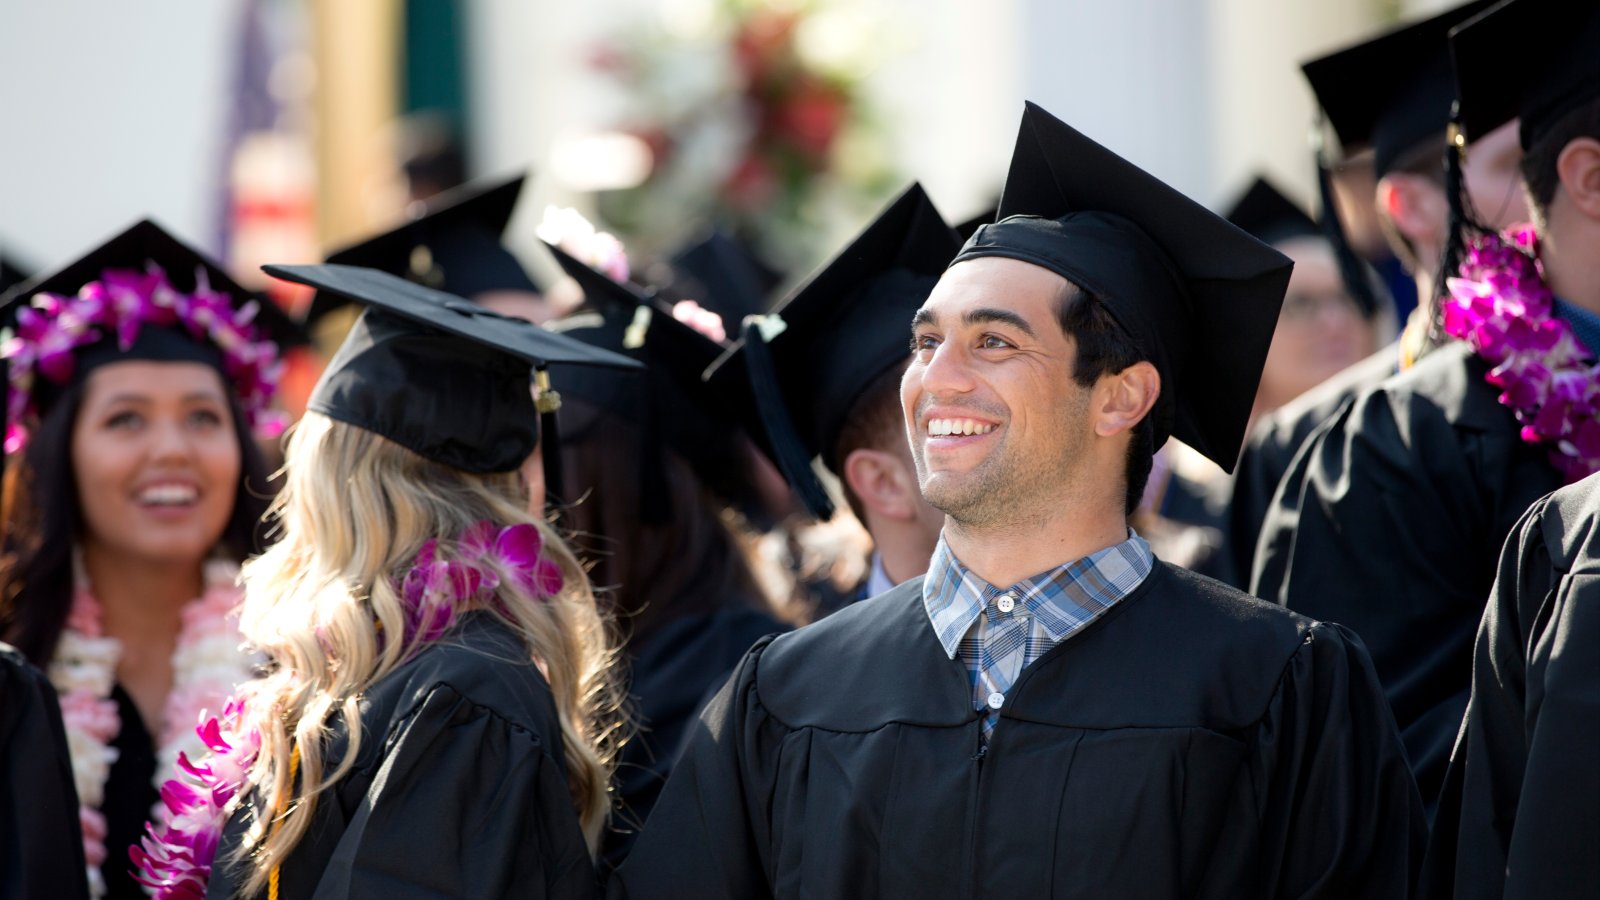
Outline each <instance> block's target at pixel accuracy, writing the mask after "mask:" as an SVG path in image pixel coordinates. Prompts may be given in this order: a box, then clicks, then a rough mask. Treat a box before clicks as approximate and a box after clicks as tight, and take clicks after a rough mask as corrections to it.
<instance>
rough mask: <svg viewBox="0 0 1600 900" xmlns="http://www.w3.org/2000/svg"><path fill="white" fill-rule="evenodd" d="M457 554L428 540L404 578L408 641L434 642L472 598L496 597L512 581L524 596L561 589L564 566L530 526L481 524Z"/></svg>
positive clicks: (458, 547)
mask: <svg viewBox="0 0 1600 900" xmlns="http://www.w3.org/2000/svg"><path fill="white" fill-rule="evenodd" d="M455 549H456V553H455V558H453V559H446V558H443V557H442V556H441V554H440V552H439V542H438V541H436V540H432V539H430V540H428V541H426V542H425V543H424V544H423V545H422V548H421V549H420V550H418V551H417V558H416V562H414V563H413V564H412V566H411V569H410V570H408V571H407V572H406V574H405V576H404V577H403V578H401V579H400V598H401V599H402V600H403V601H405V606H406V640H407V641H408V642H409V641H412V640H418V641H432V640H437V639H438V638H439V637H440V636H441V635H443V634H444V633H445V632H446V631H448V630H449V629H450V626H451V625H453V624H454V623H455V620H456V616H457V614H459V613H460V612H461V611H462V610H463V607H464V606H465V605H466V604H468V603H470V602H472V601H485V602H487V601H493V600H494V599H495V598H496V597H497V596H498V595H497V594H496V590H497V589H498V588H499V587H500V586H501V585H502V584H503V583H505V582H506V581H510V582H512V583H513V584H515V585H516V586H517V588H518V589H519V590H520V591H521V592H522V593H524V594H527V595H529V596H531V597H534V598H537V599H548V598H550V597H554V596H555V595H556V594H559V593H561V588H562V586H563V584H564V583H565V582H564V579H563V578H562V576H561V569H560V567H559V566H557V565H556V564H555V563H554V562H553V561H551V560H550V559H548V558H546V557H545V556H544V555H543V554H542V552H541V551H543V549H544V539H543V538H542V537H541V536H540V535H539V529H538V528H537V527H535V526H533V525H530V524H526V523H524V524H519V525H508V526H506V527H504V528H497V527H496V526H495V524H494V523H493V522H489V521H482V522H476V523H474V524H473V525H471V526H469V527H468V528H467V530H466V531H465V532H463V533H462V535H461V538H460V540H458V541H457V542H456V547H455Z"/></svg>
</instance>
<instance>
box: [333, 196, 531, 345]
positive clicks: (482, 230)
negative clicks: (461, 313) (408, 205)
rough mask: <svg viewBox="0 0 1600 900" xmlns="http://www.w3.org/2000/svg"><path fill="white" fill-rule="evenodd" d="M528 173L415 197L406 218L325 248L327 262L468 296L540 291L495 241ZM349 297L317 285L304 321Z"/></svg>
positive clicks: (337, 307)
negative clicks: (335, 247)
mask: <svg viewBox="0 0 1600 900" xmlns="http://www.w3.org/2000/svg"><path fill="white" fill-rule="evenodd" d="M526 179H527V176H526V175H517V176H515V177H513V178H507V179H501V180H498V181H493V182H478V183H474V184H467V185H463V186H461V187H459V188H456V189H455V190H452V191H447V192H445V193H443V194H440V195H438V196H437V197H435V198H433V199H432V200H429V201H428V202H427V203H426V204H414V205H413V207H412V209H411V211H410V216H411V218H410V219H409V221H407V222H406V223H405V224H403V225H400V226H399V227H397V228H394V229H393V230H390V231H386V232H384V233H383V234H380V235H378V236H376V237H373V238H369V239H367V240H365V241H362V242H360V243H358V244H353V245H351V246H348V247H345V248H343V249H341V250H338V251H335V252H334V253H331V254H329V256H328V258H327V262H328V263H330V264H333V265H345V266H361V267H364V268H369V269H377V270H379V271H381V272H388V273H390V274H392V275H400V276H402V277H405V278H409V279H411V280H412V281H415V282H417V283H419V284H424V285H427V286H428V287H431V288H434V289H436V290H440V291H444V292H445V293H449V294H454V295H456V296H458V297H466V298H468V299H470V298H472V297H473V296H475V295H477V294H480V293H483V292H484V291H495V290H511V291H530V292H534V293H537V292H538V291H539V288H538V285H536V284H535V283H534V281H533V279H532V278H531V277H530V276H529V275H528V272H527V270H526V269H524V268H523V267H522V264H521V263H519V262H517V258H516V257H515V256H513V255H512V254H511V251H509V250H507V249H506V248H505V246H504V245H503V244H501V243H500V240H501V236H502V234H503V233H504V232H505V229H506V225H507V223H509V222H510V221H511V214H512V212H513V211H515V209H516V207H517V198H518V196H520V195H521V193H522V185H523V182H524V181H525V180H526ZM346 305H347V301H345V300H344V299H342V298H341V297H339V296H338V295H335V294H328V293H323V292H320V291H319V292H318V293H317V294H316V295H315V296H313V297H312V298H311V305H310V306H309V307H308V308H307V310H306V316H305V321H306V325H308V326H310V325H312V324H314V323H315V322H317V321H318V320H319V319H321V318H323V317H324V316H326V315H328V314H329V313H331V312H333V311H334V310H336V309H339V308H341V307H343V306H346Z"/></svg>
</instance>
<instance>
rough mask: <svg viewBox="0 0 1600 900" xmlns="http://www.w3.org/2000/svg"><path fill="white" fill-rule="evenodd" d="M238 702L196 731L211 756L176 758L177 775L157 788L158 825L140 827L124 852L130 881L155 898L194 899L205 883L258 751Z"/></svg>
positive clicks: (257, 737) (258, 739)
mask: <svg viewBox="0 0 1600 900" xmlns="http://www.w3.org/2000/svg"><path fill="white" fill-rule="evenodd" d="M244 721H245V715H244V704H243V703H242V702H240V701H238V700H232V701H229V703H228V705H227V706H226V707H225V708H224V709H223V711H222V714H221V715H220V716H213V717H211V718H208V719H206V720H205V721H204V722H202V723H201V724H200V726H199V728H197V729H196V733H198V734H199V735H200V739H201V740H202V741H204V742H205V745H206V747H207V749H209V750H210V751H211V752H210V753H209V754H208V755H207V756H206V758H205V759H204V760H203V761H201V762H199V763H195V762H191V761H190V759H189V757H188V756H187V755H185V754H179V755H178V773H177V777H176V778H173V779H171V780H169V781H167V782H166V783H164V784H162V786H161V803H162V805H163V806H164V807H165V808H164V809H162V810H161V817H160V818H161V823H160V825H157V824H155V823H153V822H151V823H146V824H145V836H144V837H143V838H141V839H140V842H139V844H138V845H137V846H133V847H129V848H128V858H129V859H130V860H132V862H133V865H134V870H135V871H134V879H135V880H136V881H138V882H139V883H140V884H142V885H144V886H145V887H148V888H150V889H151V890H152V891H153V892H154V896H155V897H156V898H157V900H199V898H202V897H204V896H205V893H206V884H207V882H209V881H210V879H211V865H212V863H213V862H214V861H215V860H216V857H217V847H218V845H219V844H220V843H221V840H222V830H223V828H224V827H225V826H226V825H227V824H228V816H229V815H230V814H231V813H232V810H231V809H230V806H231V804H232V803H233V799H234V797H236V796H238V794H239V791H240V790H242V789H243V787H244V783H245V776H246V773H247V772H249V770H250V766H251V765H253V764H254V763H255V759H256V755H257V754H259V753H260V752H261V735H260V734H259V733H258V732H256V731H254V730H253V729H252V730H249V731H243V730H241V725H242V723H243V722H244Z"/></svg>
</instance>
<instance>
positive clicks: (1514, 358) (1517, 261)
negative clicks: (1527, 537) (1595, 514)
mask: <svg viewBox="0 0 1600 900" xmlns="http://www.w3.org/2000/svg"><path fill="white" fill-rule="evenodd" d="M1538 253H1539V247H1538V237H1537V235H1536V234H1535V233H1534V230H1533V226H1531V225H1524V226H1520V227H1518V228H1515V229H1513V230H1511V231H1509V232H1507V233H1506V234H1505V235H1496V234H1487V235H1483V236H1482V237H1479V238H1477V239H1475V240H1474V241H1473V242H1472V244H1471V246H1470V247H1469V248H1468V252H1467V257H1466V259H1465V260H1463V261H1462V263H1461V267H1460V270H1459V271H1460V273H1461V276H1460V277H1459V278H1451V279H1449V280H1448V282H1447V284H1448V286H1449V288H1450V296H1449V297H1448V298H1446V300H1445V304H1444V310H1443V312H1444V330H1445V332H1446V333H1447V334H1450V335H1451V336H1453V337H1457V338H1460V339H1461V340H1464V341H1466V342H1467V343H1469V344H1471V345H1472V348H1473V349H1474V350H1475V351H1477V354H1478V356H1479V357H1481V358H1482V359H1483V360H1484V361H1485V362H1487V363H1489V364H1490V365H1492V366H1493V367H1494V368H1492V369H1490V370H1489V374H1488V375H1487V376H1486V377H1485V379H1484V380H1485V381H1487V382H1489V383H1490V384H1492V385H1494V386H1495V387H1497V388H1500V390H1501V394H1500V402H1501V403H1502V404H1504V405H1506V406H1509V407H1510V408H1511V409H1512V411H1513V412H1515V413H1516V416H1517V421H1518V422H1520V423H1522V432H1521V437H1522V439H1523V440H1524V441H1527V442H1528V443H1530V444H1549V445H1550V448H1551V449H1550V462H1551V464H1552V465H1554V466H1555V467H1556V469H1557V470H1559V471H1560V472H1561V474H1562V476H1563V477H1564V478H1565V479H1566V482H1567V483H1568V484H1571V483H1572V482H1575V481H1578V480H1580V479H1582V478H1584V477H1586V476H1588V475H1591V474H1593V473H1595V472H1597V471H1600V365H1597V364H1596V363H1595V362H1594V354H1593V353H1591V352H1590V349H1589V348H1587V347H1585V346H1583V343H1582V342H1581V341H1579V340H1578V338H1577V335H1575V334H1574V333H1573V331H1572V326H1571V325H1569V324H1568V323H1567V322H1566V321H1565V320H1563V319H1561V318H1560V317H1558V316H1556V315H1555V314H1554V309H1555V299H1554V296H1553V295H1552V294H1551V292H1550V288H1549V287H1548V286H1547V285H1546V284H1545V282H1544V277H1543V274H1542V273H1541V271H1540V267H1539V256H1538Z"/></svg>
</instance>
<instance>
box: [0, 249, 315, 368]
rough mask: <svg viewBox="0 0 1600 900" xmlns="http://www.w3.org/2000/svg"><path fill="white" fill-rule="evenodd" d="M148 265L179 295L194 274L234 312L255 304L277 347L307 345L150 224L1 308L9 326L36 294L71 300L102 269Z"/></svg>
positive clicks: (24, 286)
mask: <svg viewBox="0 0 1600 900" xmlns="http://www.w3.org/2000/svg"><path fill="white" fill-rule="evenodd" d="M151 264H154V265H157V266H159V267H160V268H161V270H162V271H163V272H165V273H166V276H167V280H168V281H170V282H171V284H172V286H173V287H174V288H176V289H178V290H180V291H184V292H188V291H193V290H194V289H195V288H196V287H197V286H198V277H199V273H204V278H205V280H206V283H207V284H209V285H210V287H211V289H212V290H213V291H218V292H221V293H223V294H226V295H228V297H229V298H230V299H232V300H233V302H234V305H235V306H236V307H239V306H244V305H245V304H246V303H249V302H251V301H252V300H254V301H256V302H257V305H258V311H257V312H256V318H255V323H254V324H255V325H256V327H257V328H258V329H260V330H261V331H262V332H263V334H264V336H265V337H267V338H269V339H271V340H272V341H273V342H274V343H276V344H277V345H278V346H279V347H297V346H300V345H303V344H304V343H305V342H306V336H305V332H304V331H303V330H302V329H301V328H300V326H299V325H298V324H296V323H295V321H294V320H293V319H291V318H289V316H288V314H287V313H285V312H284V311H283V310H282V309H280V308H279V307H278V306H277V305H276V304H274V303H272V302H271V301H270V300H268V299H267V298H266V297H265V296H262V295H259V294H257V293H256V292H254V291H251V290H249V289H247V288H245V287H243V286H242V285H240V284H239V283H238V282H237V281H234V280H233V276H231V275H229V274H228V272H227V270H226V269H224V268H223V267H222V265H221V264H220V263H218V262H217V261H215V260H213V259H212V258H211V257H209V256H207V255H206V254H204V253H202V252H200V251H199V250H196V249H195V248H194V247H191V246H189V245H188V244H186V243H184V242H183V241H181V240H179V239H178V238H176V237H174V236H173V235H172V234H171V233H170V232H168V231H166V230H165V229H163V228H162V227H161V226H160V225H158V224H156V223H155V222H154V221H152V220H150V219H143V220H140V221H138V222H135V223H134V224H133V225H131V226H129V227H128V228H127V229H126V230H124V231H122V232H120V233H119V234H117V235H115V236H114V237H112V238H110V239H108V240H107V241H106V242H105V243H103V244H101V245H100V246H98V247H96V248H94V249H93V250H90V251H89V252H88V253H85V254H84V255H83V256H81V257H79V258H78V259H75V260H73V261H72V262H70V263H67V264H66V265H64V266H62V267H61V268H60V269H57V270H56V271H54V272H50V273H47V274H44V275H39V276H37V277H35V278H33V279H32V280H29V281H23V282H20V283H18V284H15V285H12V286H11V288H10V289H9V290H7V291H6V292H5V293H3V294H0V308H4V309H5V310H6V312H5V313H4V320H5V321H6V322H7V323H9V322H10V321H11V319H12V316H13V315H14V312H15V307H16V305H17V304H18V303H19V302H25V301H26V300H27V298H29V297H32V296H33V295H35V294H38V293H50V294H62V295H65V296H69V297H70V296H73V295H75V294H77V293H78V291H79V290H81V289H82V288H83V286H84V285H86V284H88V283H90V282H92V281H96V280H98V279H99V278H100V276H101V275H102V274H103V273H104V272H105V271H106V270H107V269H126V270H131V271H136V272H144V271H146V270H147V269H148V268H149V266H150V265H151Z"/></svg>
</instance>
